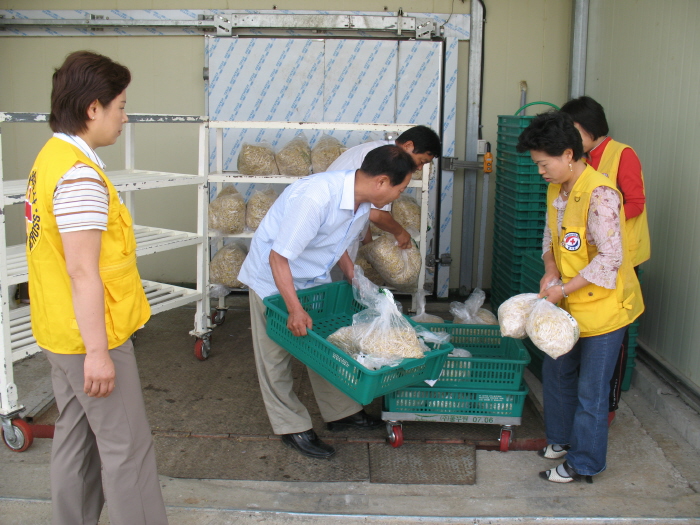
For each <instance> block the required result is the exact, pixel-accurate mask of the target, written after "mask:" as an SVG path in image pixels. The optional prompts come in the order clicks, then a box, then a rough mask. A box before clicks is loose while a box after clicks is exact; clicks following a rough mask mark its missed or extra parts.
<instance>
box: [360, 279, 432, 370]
mask: <svg viewBox="0 0 700 525" xmlns="http://www.w3.org/2000/svg"><path fill="white" fill-rule="evenodd" d="M353 295H354V297H355V300H357V301H358V302H359V303H360V304H362V305H364V306H365V307H366V308H367V309H366V310H362V311H361V312H358V313H356V314H355V315H353V318H352V327H353V331H352V337H353V339H354V342H353V349H354V350H355V351H357V352H358V353H362V354H365V355H366V356H371V357H373V358H384V359H389V360H395V359H399V360H401V359H405V358H420V357H423V354H424V352H426V351H428V350H429V349H428V347H427V346H426V345H425V343H424V342H423V341H422V340H421V339H420V338H419V337H418V334H417V333H416V330H415V329H414V328H413V326H411V324H410V323H409V322H408V320H407V319H406V318H405V317H404V316H403V315H401V312H399V310H398V308H397V307H396V303H395V302H394V296H393V294H392V293H391V292H390V291H389V290H386V289H380V288H379V287H378V286H377V285H376V284H374V283H372V282H371V281H370V280H369V279H367V278H366V277H365V276H364V274H363V272H362V269H361V268H360V267H359V266H355V278H354V279H353Z"/></svg>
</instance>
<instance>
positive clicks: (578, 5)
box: [569, 0, 589, 99]
mask: <svg viewBox="0 0 700 525" xmlns="http://www.w3.org/2000/svg"><path fill="white" fill-rule="evenodd" d="M588 8H589V0H574V8H573V11H572V17H573V19H572V23H571V27H572V31H571V72H570V76H569V98H570V99H571V98H577V97H580V96H582V95H584V94H585V93H586V46H587V42H588Z"/></svg>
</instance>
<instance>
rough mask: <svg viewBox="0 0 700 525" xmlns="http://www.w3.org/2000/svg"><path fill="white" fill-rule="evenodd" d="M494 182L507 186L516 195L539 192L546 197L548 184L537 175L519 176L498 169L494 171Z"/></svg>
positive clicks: (512, 172) (515, 173) (518, 174)
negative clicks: (516, 193) (515, 192)
mask: <svg viewBox="0 0 700 525" xmlns="http://www.w3.org/2000/svg"><path fill="white" fill-rule="evenodd" d="M496 180H497V181H499V182H500V183H501V184H507V185H508V186H510V187H511V188H512V189H514V190H515V191H517V192H518V193H520V192H523V191H524V192H528V193H532V192H540V193H542V194H543V195H547V184H549V183H548V182H547V181H546V180H544V179H543V178H542V177H540V176H539V175H528V174H525V173H523V174H521V173H517V172H514V171H510V170H507V169H504V168H498V169H497V170H496Z"/></svg>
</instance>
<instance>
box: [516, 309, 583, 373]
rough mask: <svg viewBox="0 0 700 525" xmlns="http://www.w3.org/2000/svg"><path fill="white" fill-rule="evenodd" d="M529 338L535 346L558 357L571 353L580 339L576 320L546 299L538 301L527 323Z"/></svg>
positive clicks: (551, 355)
mask: <svg viewBox="0 0 700 525" xmlns="http://www.w3.org/2000/svg"><path fill="white" fill-rule="evenodd" d="M526 332H527V336H528V337H529V338H530V339H531V340H532V342H533V343H534V345H535V346H536V347H537V348H539V349H540V350H542V351H543V352H545V353H546V354H549V356H550V357H553V358H554V359H556V358H557V357H559V356H561V355H564V354H565V353H567V352H569V351H570V350H571V349H572V348H573V347H574V345H575V344H576V341H578V338H579V334H580V331H579V327H578V323H577V322H576V319H574V318H573V317H571V315H570V314H569V313H568V312H566V311H565V310H562V309H561V308H559V307H558V306H556V305H555V304H552V303H550V302H549V301H547V300H546V299H538V300H537V302H536V303H535V306H534V307H533V308H532V311H531V312H530V316H529V317H528V319H527V323H526Z"/></svg>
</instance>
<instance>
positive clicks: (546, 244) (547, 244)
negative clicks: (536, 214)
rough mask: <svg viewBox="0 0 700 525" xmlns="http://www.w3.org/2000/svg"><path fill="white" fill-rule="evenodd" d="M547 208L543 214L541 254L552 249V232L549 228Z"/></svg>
mask: <svg viewBox="0 0 700 525" xmlns="http://www.w3.org/2000/svg"><path fill="white" fill-rule="evenodd" d="M547 215H549V210H547V212H546V213H545V215H544V234H543V235H542V256H543V257H544V254H545V253H547V252H548V251H550V250H551V249H552V232H551V231H550V230H549V217H548V216H547Z"/></svg>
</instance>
